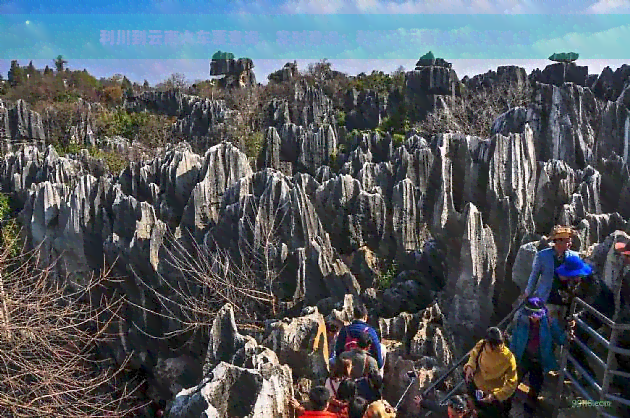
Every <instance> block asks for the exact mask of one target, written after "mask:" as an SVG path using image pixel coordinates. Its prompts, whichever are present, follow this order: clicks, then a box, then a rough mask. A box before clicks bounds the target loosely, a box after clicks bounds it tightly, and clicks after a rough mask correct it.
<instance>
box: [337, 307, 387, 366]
mask: <svg viewBox="0 0 630 418" xmlns="http://www.w3.org/2000/svg"><path fill="white" fill-rule="evenodd" d="M353 314H354V315H353V316H354V321H352V323H350V324H349V325H346V326H345V327H343V328H342V329H341V331H339V335H338V336H337V343H336V345H335V355H336V357H339V355H340V354H341V353H343V352H344V351H350V350H352V349H353V348H356V346H357V341H358V340H359V337H360V335H361V333H363V332H365V333H367V334H368V336H369V337H370V341H371V342H372V344H371V345H370V349H369V350H368V352H369V353H370V355H371V356H372V357H374V359H376V362H377V363H378V367H379V369H382V368H383V355H382V351H381V342H380V340H379V338H378V335H377V334H376V331H375V330H374V328H372V327H371V326H369V325H368V324H367V320H368V312H367V309H366V308H365V306H364V305H362V304H357V305H355V307H354V312H353Z"/></svg>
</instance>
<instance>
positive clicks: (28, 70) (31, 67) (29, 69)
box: [26, 61, 37, 77]
mask: <svg viewBox="0 0 630 418" xmlns="http://www.w3.org/2000/svg"><path fill="white" fill-rule="evenodd" d="M26 74H29V75H30V76H31V77H33V76H34V75H35V74H37V70H36V69H35V66H34V65H33V61H31V62H29V63H28V67H26Z"/></svg>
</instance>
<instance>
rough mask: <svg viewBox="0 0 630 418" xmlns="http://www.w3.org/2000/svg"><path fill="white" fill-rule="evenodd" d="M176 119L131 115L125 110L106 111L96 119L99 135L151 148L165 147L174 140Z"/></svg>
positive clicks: (143, 114) (144, 113)
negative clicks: (173, 125) (132, 141)
mask: <svg viewBox="0 0 630 418" xmlns="http://www.w3.org/2000/svg"><path fill="white" fill-rule="evenodd" d="M173 122H175V119H174V118H169V117H166V116H162V115H155V114H152V113H146V112H139V113H135V112H134V113H129V112H127V111H125V110H123V109H116V110H114V111H107V110H106V111H104V112H102V113H100V114H99V115H98V117H97V119H96V127H97V129H98V133H99V135H104V136H117V135H120V136H122V137H125V138H127V139H132V140H138V141H140V142H142V143H144V144H145V145H149V146H163V145H164V144H165V143H166V142H168V141H169V140H171V139H172V138H173V133H172V129H171V128H172V124H173Z"/></svg>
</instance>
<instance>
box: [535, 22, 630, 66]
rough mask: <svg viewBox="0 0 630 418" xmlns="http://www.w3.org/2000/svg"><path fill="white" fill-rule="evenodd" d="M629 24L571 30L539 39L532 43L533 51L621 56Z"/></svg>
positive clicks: (629, 27)
mask: <svg viewBox="0 0 630 418" xmlns="http://www.w3.org/2000/svg"><path fill="white" fill-rule="evenodd" d="M628 39H630V26H617V27H614V28H610V29H607V30H604V31H600V32H571V33H567V34H565V35H564V36H562V37H559V38H552V39H539V40H537V41H536V42H534V43H533V44H532V49H533V50H534V51H539V52H540V53H541V54H546V55H547V56H548V55H551V54H552V53H554V52H557V51H575V52H578V53H580V54H581V55H582V56H597V57H602V58H608V57H610V58H611V59H613V58H622V57H619V52H620V51H627V43H628Z"/></svg>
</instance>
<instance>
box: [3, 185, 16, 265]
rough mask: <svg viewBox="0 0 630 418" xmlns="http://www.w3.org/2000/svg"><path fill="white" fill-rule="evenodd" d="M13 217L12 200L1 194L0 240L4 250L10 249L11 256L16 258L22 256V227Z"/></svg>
mask: <svg viewBox="0 0 630 418" xmlns="http://www.w3.org/2000/svg"><path fill="white" fill-rule="evenodd" d="M12 215H13V208H12V207H11V198H10V197H9V196H8V195H6V194H4V193H0V222H1V224H0V225H1V227H0V240H1V242H2V249H7V247H9V255H10V256H11V257H16V256H18V255H19V254H20V249H21V245H20V227H19V224H18V222H17V220H16V219H15V217H13V216H12Z"/></svg>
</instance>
